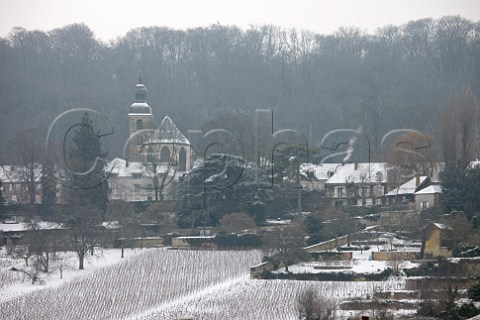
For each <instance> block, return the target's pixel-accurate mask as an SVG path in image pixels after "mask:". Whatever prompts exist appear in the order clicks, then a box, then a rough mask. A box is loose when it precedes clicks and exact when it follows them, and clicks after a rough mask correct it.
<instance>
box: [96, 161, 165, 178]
mask: <svg viewBox="0 0 480 320" xmlns="http://www.w3.org/2000/svg"><path fill="white" fill-rule="evenodd" d="M147 165H148V164H145V163H143V162H128V166H127V161H126V160H124V159H121V158H115V159H113V160H112V161H110V162H108V163H107V164H106V166H105V171H106V172H107V173H108V172H110V173H111V174H113V175H116V176H118V177H120V178H121V177H132V176H133V175H136V174H140V175H142V176H147V177H151V176H152V174H153V173H152V170H149V169H148V168H147ZM167 169H168V168H167V167H166V166H159V167H158V168H157V173H164V172H166V171H167Z"/></svg>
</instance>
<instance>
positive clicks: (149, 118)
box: [128, 75, 155, 162]
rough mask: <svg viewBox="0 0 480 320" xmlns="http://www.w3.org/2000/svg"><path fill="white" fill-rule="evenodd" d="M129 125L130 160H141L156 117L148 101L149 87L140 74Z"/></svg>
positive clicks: (129, 114)
mask: <svg viewBox="0 0 480 320" xmlns="http://www.w3.org/2000/svg"><path fill="white" fill-rule="evenodd" d="M128 122H129V123H128V127H129V137H130V139H129V158H128V160H129V161H138V162H141V161H143V160H144V159H143V158H142V153H144V152H146V150H143V148H145V147H144V144H145V143H146V142H147V140H148V139H149V138H150V136H152V135H153V132H154V130H155V118H154V117H153V114H152V108H150V106H149V105H148V103H147V88H146V87H145V85H144V84H143V79H142V77H141V76H140V75H139V76H138V83H137V85H136V86H135V101H134V102H133V103H132V105H131V106H130V110H129V113H128Z"/></svg>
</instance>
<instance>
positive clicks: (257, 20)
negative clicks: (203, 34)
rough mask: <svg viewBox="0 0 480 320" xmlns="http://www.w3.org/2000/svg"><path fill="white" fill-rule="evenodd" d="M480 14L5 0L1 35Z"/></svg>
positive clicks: (259, 1) (199, 2)
mask: <svg viewBox="0 0 480 320" xmlns="http://www.w3.org/2000/svg"><path fill="white" fill-rule="evenodd" d="M444 15H461V16H463V17H465V18H467V19H470V20H473V21H479V20H480V0H290V1H285V0H134V1H133V0H129V1H126V0H0V36H2V37H4V36H6V35H7V34H8V33H9V32H10V31H11V29H12V28H13V27H15V26H21V27H24V28H26V29H27V30H34V29H40V30H44V31H49V30H52V29H54V28H60V27H63V26H65V25H67V24H71V23H77V22H83V23H85V24H86V25H88V26H89V27H90V29H92V30H93V32H94V33H95V35H96V36H97V37H98V38H100V39H102V40H113V39H115V38H116V37H118V36H124V35H125V34H126V33H127V31H129V30H130V29H133V28H136V27H142V26H154V25H157V26H167V27H170V28H174V29H187V28H193V27H199V26H208V25H210V24H214V23H217V22H218V23H220V24H223V25H237V26H239V27H241V28H242V29H247V28H248V27H249V26H250V25H265V24H274V25H278V26H283V27H296V28H300V29H305V30H311V31H314V32H317V33H323V34H330V33H332V32H334V31H335V30H337V29H338V28H339V27H341V26H356V27H359V28H360V29H363V30H365V31H367V32H373V31H375V29H376V28H378V27H381V26H384V25H387V24H394V25H400V24H403V23H406V22H408V21H410V20H414V19H420V18H427V17H432V18H439V17H441V16H444Z"/></svg>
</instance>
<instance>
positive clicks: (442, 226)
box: [423, 222, 453, 230]
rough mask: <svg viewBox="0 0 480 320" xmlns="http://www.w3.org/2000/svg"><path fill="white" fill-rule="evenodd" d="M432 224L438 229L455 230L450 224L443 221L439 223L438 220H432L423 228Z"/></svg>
mask: <svg viewBox="0 0 480 320" xmlns="http://www.w3.org/2000/svg"><path fill="white" fill-rule="evenodd" d="M430 226H434V227H436V228H438V229H441V230H453V229H452V228H451V227H449V226H447V225H445V224H443V223H438V222H431V223H429V224H427V225H426V226H425V227H424V228H423V229H426V228H428V227H430Z"/></svg>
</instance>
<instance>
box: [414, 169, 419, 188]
mask: <svg viewBox="0 0 480 320" xmlns="http://www.w3.org/2000/svg"><path fill="white" fill-rule="evenodd" d="M419 185H420V172H417V173H416V174H415V187H418V186H419Z"/></svg>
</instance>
